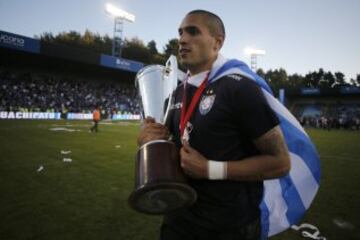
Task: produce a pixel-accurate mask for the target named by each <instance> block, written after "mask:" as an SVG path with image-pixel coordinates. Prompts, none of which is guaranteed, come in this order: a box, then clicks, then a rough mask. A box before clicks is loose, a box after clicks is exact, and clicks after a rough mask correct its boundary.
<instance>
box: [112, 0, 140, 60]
mask: <svg viewBox="0 0 360 240" xmlns="http://www.w3.org/2000/svg"><path fill="white" fill-rule="evenodd" d="M105 11H106V12H107V13H108V14H110V15H111V16H112V17H114V35H113V42H112V55H113V56H114V57H119V58H120V57H121V52H122V46H123V42H124V40H123V39H124V38H123V29H124V21H128V22H135V15H133V14H131V13H128V12H126V11H124V10H122V9H120V8H118V7H116V6H114V5H112V4H111V3H107V4H105Z"/></svg>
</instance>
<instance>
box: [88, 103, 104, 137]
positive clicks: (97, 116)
mask: <svg viewBox="0 0 360 240" xmlns="http://www.w3.org/2000/svg"><path fill="white" fill-rule="evenodd" d="M100 119H101V116H100V107H99V106H96V107H95V110H94V111H93V122H94V125H93V126H92V127H91V128H90V131H91V132H94V131H95V132H98V124H99V121H100Z"/></svg>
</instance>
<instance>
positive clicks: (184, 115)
mask: <svg viewBox="0 0 360 240" xmlns="http://www.w3.org/2000/svg"><path fill="white" fill-rule="evenodd" d="M209 75H210V71H209V72H208V73H207V75H206V77H205V79H204V80H203V81H202V83H201V84H200V86H199V88H198V89H197V90H196V92H195V94H194V96H193V97H192V99H191V102H190V106H189V109H186V82H185V83H184V92H183V99H182V107H181V117H180V136H181V137H182V136H183V134H184V131H185V127H186V124H187V122H188V121H189V119H190V117H191V115H192V113H193V112H194V109H195V106H196V105H197V103H198V102H199V99H200V96H201V94H202V93H203V91H204V89H205V87H206V84H207V81H208V79H209Z"/></svg>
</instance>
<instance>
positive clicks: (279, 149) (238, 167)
mask: <svg viewBox="0 0 360 240" xmlns="http://www.w3.org/2000/svg"><path fill="white" fill-rule="evenodd" d="M254 144H255V146H256V147H257V149H258V150H259V151H260V153H261V154H260V155H257V156H253V157H250V158H246V159H243V160H241V161H228V162H227V179H233V180H242V181H258V180H264V179H271V178H277V177H281V176H283V175H285V174H287V173H288V172H289V170H290V156H289V152H288V149H287V146H286V144H285V141H284V137H283V134H282V131H281V129H280V127H279V126H276V127H274V128H273V129H271V130H269V131H268V132H266V133H265V134H264V135H262V136H261V137H259V138H258V139H256V140H255V141H254Z"/></svg>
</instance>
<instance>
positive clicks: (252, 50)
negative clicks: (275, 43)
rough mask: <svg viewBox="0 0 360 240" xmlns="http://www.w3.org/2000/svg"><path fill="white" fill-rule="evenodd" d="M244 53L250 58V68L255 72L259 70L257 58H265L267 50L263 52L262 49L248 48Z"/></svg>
mask: <svg viewBox="0 0 360 240" xmlns="http://www.w3.org/2000/svg"><path fill="white" fill-rule="evenodd" d="M244 53H245V55H247V56H250V59H251V61H250V66H251V69H252V70H253V71H256V69H257V56H264V55H265V54H266V51H265V50H261V49H256V48H251V47H246V48H245V49H244Z"/></svg>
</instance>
